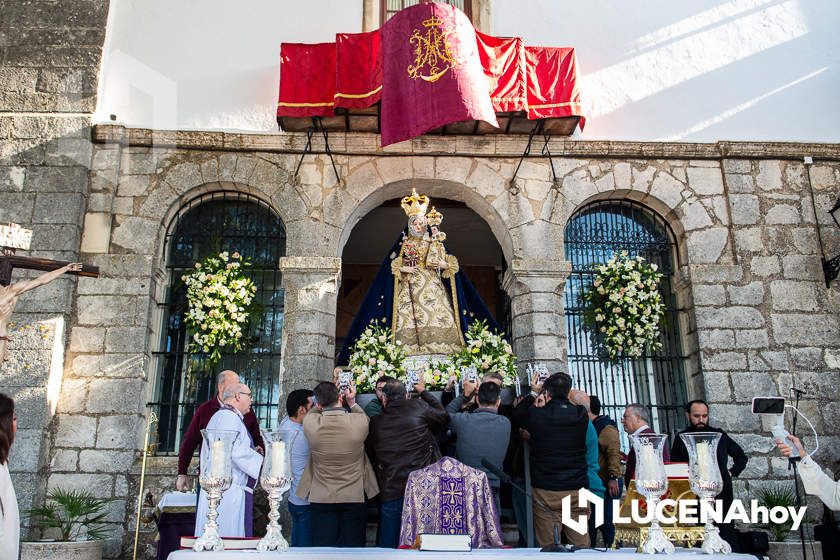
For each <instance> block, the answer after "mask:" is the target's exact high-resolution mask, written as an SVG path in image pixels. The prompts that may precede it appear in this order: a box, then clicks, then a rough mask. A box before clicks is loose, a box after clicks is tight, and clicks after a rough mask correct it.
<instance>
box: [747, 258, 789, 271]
mask: <svg viewBox="0 0 840 560" xmlns="http://www.w3.org/2000/svg"><path fill="white" fill-rule="evenodd" d="M781 271H782V265H781V263H779V257H776V256H773V257H753V258H752V259H750V272H752V273H753V274H755V275H756V276H772V275H774V274H779V273H780V272H781Z"/></svg>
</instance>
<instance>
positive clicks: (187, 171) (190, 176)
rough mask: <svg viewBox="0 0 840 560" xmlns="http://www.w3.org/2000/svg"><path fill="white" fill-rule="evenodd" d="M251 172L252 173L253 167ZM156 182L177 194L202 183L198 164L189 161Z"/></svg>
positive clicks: (170, 169)
mask: <svg viewBox="0 0 840 560" xmlns="http://www.w3.org/2000/svg"><path fill="white" fill-rule="evenodd" d="M251 171H253V165H252V166H251ZM158 180H159V181H166V183H167V184H169V186H171V187H172V188H173V189H174V190H175V192H177V193H179V194H183V193H185V192H187V191H189V190H190V189H192V188H194V187H197V186H198V185H201V184H202V183H203V182H204V179H203V177H202V175H201V168H200V167H199V165H198V164H196V163H193V162H190V161H187V162H184V163H179V164H177V165H173V166H172V167H170V168H169V169H167V170H166V172H165V173H163V174H161V175H160V177H159V179H158ZM243 182H244V181H243Z"/></svg>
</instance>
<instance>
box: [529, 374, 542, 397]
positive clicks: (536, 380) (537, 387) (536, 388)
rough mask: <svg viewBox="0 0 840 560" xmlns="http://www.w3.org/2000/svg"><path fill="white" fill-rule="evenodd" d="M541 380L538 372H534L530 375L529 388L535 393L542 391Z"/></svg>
mask: <svg viewBox="0 0 840 560" xmlns="http://www.w3.org/2000/svg"><path fill="white" fill-rule="evenodd" d="M542 386H543V384H542V382H540V374H538V373H535V374H534V375H532V376H531V390H532V391H533V392H535V393H537V394H539V392H540V391H542Z"/></svg>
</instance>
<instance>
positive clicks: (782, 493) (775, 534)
mask: <svg viewBox="0 0 840 560" xmlns="http://www.w3.org/2000/svg"><path fill="white" fill-rule="evenodd" d="M756 497H757V498H758V503H759V505H762V506H765V507H766V508H767V509H768V510H769V509H770V508H774V507H777V506H781V507H785V508H788V507H793V506H795V505H796V497H795V495H794V492H793V488H792V487H791V486H790V485H785V484H777V485H775V486H766V487H764V488H761V489H760V490H759V491H758V494H757V496H756ZM791 526H792V521H786V522H785V523H773V522H772V521H771V522H770V523H768V524H767V525H765V526H764V529H766V530H767V531H769V532H770V548H769V550H768V551H767V557H768V558H770V560H793V559H800V558H802V543H800V542H799V537H798V535H795V534H793V535H792V534H791V533H790V531H791ZM819 547H820V543H819V542H811V541H808V542H806V549H807V550H809V551H811V552H809V554H808V557H809V558H810V555H811V554H812V553H813V551H814V550H815V549H817V550H818V549H819ZM816 557H817V558H820V557H821V556H820V555H817V556H816Z"/></svg>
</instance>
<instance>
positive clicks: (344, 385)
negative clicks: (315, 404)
mask: <svg viewBox="0 0 840 560" xmlns="http://www.w3.org/2000/svg"><path fill="white" fill-rule="evenodd" d="M352 381H353V372H352V371H350V370H343V371H342V372H341V373H339V374H338V390H339V391H347V390H348V389H350V383H352Z"/></svg>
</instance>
